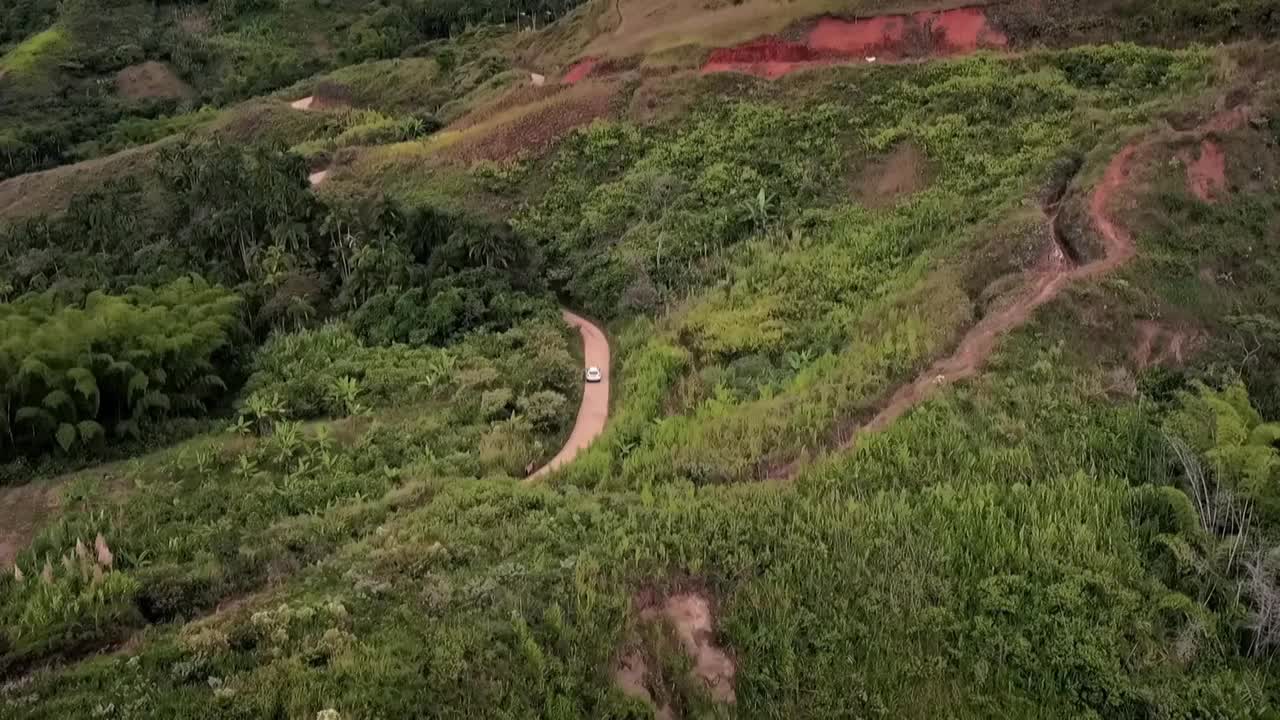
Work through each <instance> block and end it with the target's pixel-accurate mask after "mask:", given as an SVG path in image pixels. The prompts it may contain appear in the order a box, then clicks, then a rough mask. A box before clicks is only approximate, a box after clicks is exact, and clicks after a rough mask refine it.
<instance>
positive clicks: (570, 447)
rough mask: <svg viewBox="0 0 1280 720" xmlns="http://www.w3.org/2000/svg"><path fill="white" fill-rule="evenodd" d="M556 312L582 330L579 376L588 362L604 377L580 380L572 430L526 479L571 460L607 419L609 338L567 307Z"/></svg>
mask: <svg viewBox="0 0 1280 720" xmlns="http://www.w3.org/2000/svg"><path fill="white" fill-rule="evenodd" d="M560 312H561V315H562V316H563V317H564V321H565V322H567V323H569V324H570V325H572V326H574V327H576V328H578V332H579V333H581V334H582V351H583V352H582V359H583V363H582V364H583V373H582V374H581V375H579V378H585V377H586V368H589V367H592V366H595V367H598V368H600V372H601V373H603V374H604V377H603V378H602V379H601V380H600V382H598V383H588V382H585V381H584V384H583V389H582V405H581V406H579V407H578V419H577V421H575V422H574V424H573V432H572V433H570V434H569V439H568V440H567V441H566V442H565V444H564V447H563V448H561V449H560V452H558V453H556V456H555V457H553V458H551V461H550V462H548V463H547V464H546V465H543V466H542V467H540V468H538V469H537V470H536V471H534V473H533V474H532V475H530V476H529V477H528V478H526V479H525V481H526V482H530V481H533V480H537V479H538V478H540V477H542V476H543V475H546V474H548V473H550V472H552V471H554V470H556V469H558V468H560V467H561V466H563V465H566V464H568V463H569V462H571V461H572V460H573V459H574V458H575V457H577V455H578V453H579V452H581V451H583V450H585V449H586V448H587V446H589V445H591V443H592V441H594V440H595V439H596V438H597V437H599V435H600V433H602V432H604V424H605V421H607V420H608V419H609V374H610V371H609V339H608V338H606V337H605V335H604V332H603V331H601V330H600V328H598V327H596V326H595V325H593V324H591V321H589V320H587V319H585V318H583V317H580V316H578V315H575V314H573V313H571V312H569V311H568V310H561V311H560Z"/></svg>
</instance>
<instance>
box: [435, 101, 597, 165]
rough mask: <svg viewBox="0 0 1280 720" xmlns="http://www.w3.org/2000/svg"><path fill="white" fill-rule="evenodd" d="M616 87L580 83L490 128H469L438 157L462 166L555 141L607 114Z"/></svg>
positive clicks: (505, 157) (534, 148)
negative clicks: (458, 162)
mask: <svg viewBox="0 0 1280 720" xmlns="http://www.w3.org/2000/svg"><path fill="white" fill-rule="evenodd" d="M619 89H620V86H619V85H618V84H617V83H600V82H592V83H582V84H580V85H577V86H574V88H573V89H572V90H571V91H567V92H563V93H559V94H557V95H555V96H554V97H552V98H550V99H549V100H548V101H546V102H543V103H539V104H535V105H530V106H528V107H527V108H524V109H522V110H520V111H518V112H516V111H513V113H512V116H511V118H510V119H507V120H499V121H497V122H496V123H495V124H494V126H493V127H489V128H480V127H477V128H473V129H472V131H471V132H472V133H474V134H472V135H469V136H467V137H464V138H462V139H461V140H459V141H458V142H457V143H455V144H454V145H453V146H451V147H449V148H447V149H446V150H445V151H444V152H443V153H442V154H443V155H444V156H445V157H449V158H452V159H455V160H461V161H463V162H465V163H472V162H476V161H478V160H495V161H496V160H507V159H510V158H513V157H516V156H517V155H520V154H521V153H524V152H532V151H535V150H538V149H540V148H543V147H546V146H547V145H550V144H551V143H553V142H555V141H557V140H559V139H560V138H562V137H564V136H565V135H567V134H569V132H570V131H572V130H574V129H576V128H579V127H582V126H584V125H588V124H590V123H591V121H593V120H596V119H597V118H603V117H607V116H609V115H610V114H611V112H612V108H613V102H614V99H615V98H616V97H617V95H618V90H619Z"/></svg>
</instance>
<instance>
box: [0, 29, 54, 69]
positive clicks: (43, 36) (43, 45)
mask: <svg viewBox="0 0 1280 720" xmlns="http://www.w3.org/2000/svg"><path fill="white" fill-rule="evenodd" d="M66 46H67V36H66V34H65V33H64V32H63V31H61V30H60V29H57V28H52V29H49V30H45V31H44V32H42V33H39V34H36V35H32V36H31V37H29V38H27V39H26V40H24V41H23V42H22V43H21V44H19V45H18V46H17V47H15V48H13V49H12V50H10V51H9V52H7V53H5V54H4V55H3V56H0V72H3V73H5V74H6V75H7V74H8V73H13V74H14V76H15V77H17V76H22V75H26V74H28V73H30V72H31V71H32V70H34V69H35V68H36V67H37V66H39V65H41V64H49V62H50V61H51V60H56V59H57V55H58V54H59V53H61V52H63V51H64V50H65V49H66Z"/></svg>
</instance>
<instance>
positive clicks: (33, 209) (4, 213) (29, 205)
mask: <svg viewBox="0 0 1280 720" xmlns="http://www.w3.org/2000/svg"><path fill="white" fill-rule="evenodd" d="M165 142H168V141H167V140H161V141H159V142H155V143H151V144H149V145H140V146H138V147H133V148H129V149H127V150H122V151H120V152H118V153H115V154H113V155H108V156H106V157H100V158H94V159H92V160H85V161H83V162H78V163H75V164H73V165H63V166H61V167H56V168H52V169H50V170H41V171H39V172H33V173H27V174H25V175H19V176H17V177H11V178H9V179H8V180H3V181H0V223H5V222H12V221H16V220H22V219H24V218H28V217H33V216H36V215H42V214H58V213H61V212H64V211H65V210H66V209H67V206H68V205H69V204H70V202H71V199H72V198H73V197H74V196H75V195H76V194H78V193H81V192H84V191H85V190H86V189H89V188H93V187H98V186H99V185H100V184H101V182H98V181H97V180H98V179H99V178H101V179H102V181H105V179H106V178H107V177H114V178H119V177H124V176H127V175H136V174H138V173H139V172H140V171H142V170H143V169H144V168H145V167H148V166H149V165H150V164H151V160H152V159H153V157H154V155H155V151H156V150H157V149H158V148H159V147H160V146H161V145H162V144H163V143H165Z"/></svg>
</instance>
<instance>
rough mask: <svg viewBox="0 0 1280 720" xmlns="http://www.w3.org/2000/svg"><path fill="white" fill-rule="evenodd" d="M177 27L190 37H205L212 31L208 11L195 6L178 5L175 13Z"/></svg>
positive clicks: (211, 22)
mask: <svg viewBox="0 0 1280 720" xmlns="http://www.w3.org/2000/svg"><path fill="white" fill-rule="evenodd" d="M175 14H176V17H177V19H178V27H180V28H182V30H183V31H184V32H187V33H189V34H191V35H207V34H209V33H210V32H211V31H212V30H213V20H212V19H211V18H210V17H209V11H208V10H207V9H205V8H204V7H201V6H197V5H180V6H178V9H177V10H176V11H175Z"/></svg>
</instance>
